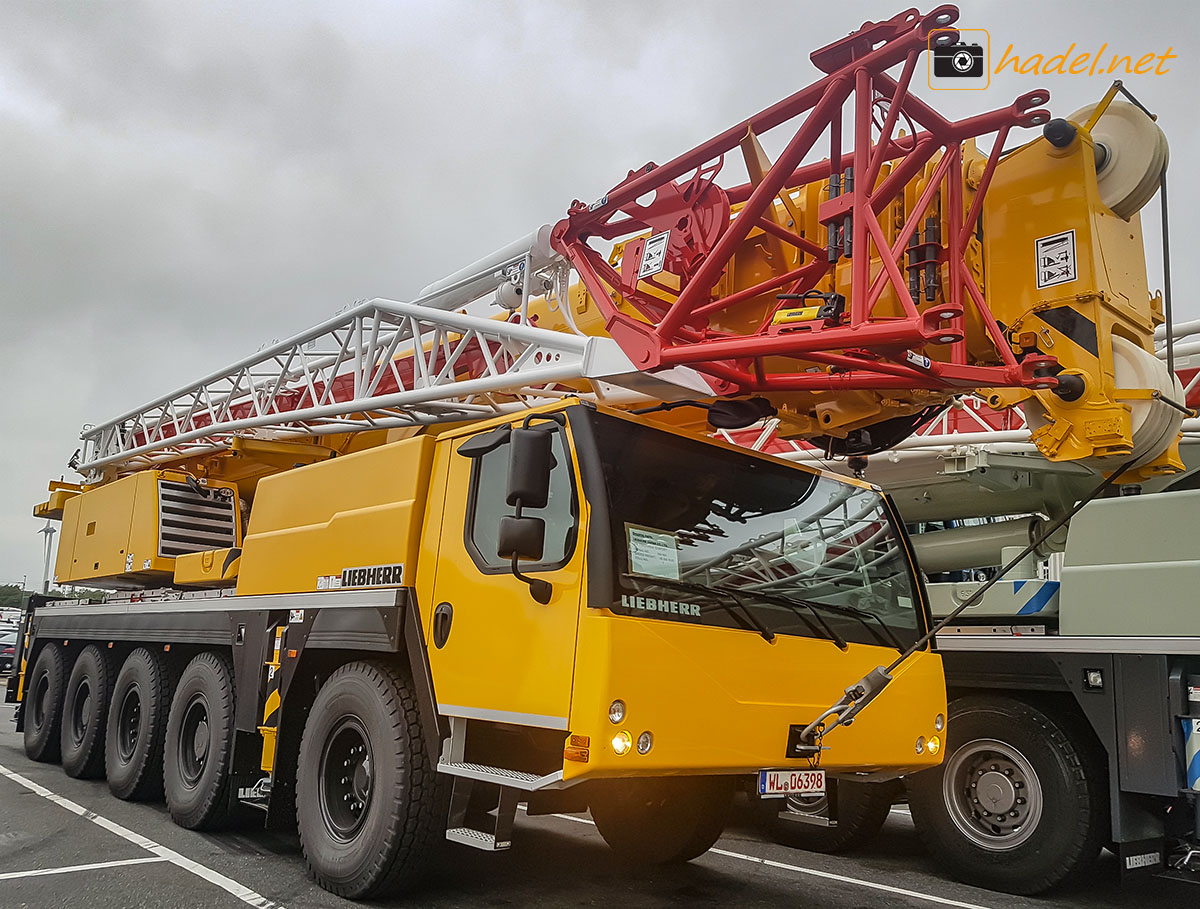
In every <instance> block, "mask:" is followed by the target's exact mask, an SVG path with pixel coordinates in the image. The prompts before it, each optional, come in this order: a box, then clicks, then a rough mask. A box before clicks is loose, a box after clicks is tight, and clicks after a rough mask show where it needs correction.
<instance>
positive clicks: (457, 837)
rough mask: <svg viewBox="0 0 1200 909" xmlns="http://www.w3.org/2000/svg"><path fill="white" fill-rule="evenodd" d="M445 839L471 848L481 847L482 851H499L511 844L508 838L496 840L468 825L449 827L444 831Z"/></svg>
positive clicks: (490, 835)
mask: <svg viewBox="0 0 1200 909" xmlns="http://www.w3.org/2000/svg"><path fill="white" fill-rule="evenodd" d="M446 839H448V840H449V841H450V842H452V843H462V844H463V845H464V846H470V847H471V848H472V849H482V850H483V851H484V852H500V851H502V850H504V849H507V848H508V847H509V846H511V845H512V842H511V841H509V840H501V841H500V842H498V843H497V842H496V838H495V837H494V836H493V835H492V834H490V833H485V832H484V831H482V830H472V829H471V828H470V827H451V828H450V829H449V830H447V831H446Z"/></svg>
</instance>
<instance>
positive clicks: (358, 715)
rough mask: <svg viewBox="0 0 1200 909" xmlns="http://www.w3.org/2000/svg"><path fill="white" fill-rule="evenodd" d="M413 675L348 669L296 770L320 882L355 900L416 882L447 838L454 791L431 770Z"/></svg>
mask: <svg viewBox="0 0 1200 909" xmlns="http://www.w3.org/2000/svg"><path fill="white" fill-rule="evenodd" d="M425 734H426V733H425V731H424V730H423V729H422V727H421V715H420V711H419V710H418V707H417V700H416V696H415V694H414V693H413V686H412V683H411V681H410V680H409V679H408V678H407V676H405V675H402V674H401V673H400V672H398V671H397V670H396V669H394V668H392V667H390V666H387V665H385V664H382V663H375V662H365V661H364V662H356V663H348V664H346V665H345V666H342V667H340V668H339V669H337V670H336V671H335V672H334V673H333V674H332V675H331V676H330V677H329V679H328V680H327V681H326V682H325V684H324V685H322V686H321V690H320V691H319V692H318V693H317V697H316V700H315V701H313V705H312V710H311V711H310V712H309V715H308V721H307V722H306V723H305V725H304V736H303V738H302V740H301V742H300V757H299V762H298V765H297V771H296V806H297V808H296V819H297V822H298V826H299V828H300V845H301V847H302V848H303V850H304V860H305V862H306V863H307V864H308V868H309V871H310V872H311V873H312V875H313V877H315V878H316V880H317V883H318V884H320V885H321V886H322V887H324V888H325V889H326V890H328V891H330V892H332V893H335V894H337V895H339V896H343V897H347V898H350V899H365V898H368V897H374V896H380V895H382V894H385V893H391V892H396V891H399V890H403V889H406V888H410V887H412V886H414V885H415V884H416V883H417V882H418V881H419V880H420V879H421V878H422V877H423V876H424V874H425V872H426V871H427V870H428V869H429V866H430V865H431V863H432V861H433V858H434V855H435V853H436V850H437V848H438V846H439V845H440V843H441V841H442V840H443V839H444V837H445V832H446V819H447V816H448V813H449V800H448V797H447V796H448V787H447V785H446V783H445V781H444V780H443V779H440V778H439V777H438V776H437V771H436V770H435V769H434V768H433V767H432V766H431V765H430V762H429V756H428V751H427V749H426V746H425Z"/></svg>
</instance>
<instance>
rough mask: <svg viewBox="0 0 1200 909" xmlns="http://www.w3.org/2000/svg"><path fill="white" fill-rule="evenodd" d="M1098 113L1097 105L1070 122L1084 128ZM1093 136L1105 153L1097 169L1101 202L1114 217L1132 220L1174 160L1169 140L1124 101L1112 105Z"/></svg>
mask: <svg viewBox="0 0 1200 909" xmlns="http://www.w3.org/2000/svg"><path fill="white" fill-rule="evenodd" d="M1095 109H1096V105H1095V104H1089V105H1088V106H1087V107H1082V108H1080V109H1079V110H1077V111H1075V113H1073V114H1071V115H1070V116H1069V117H1067V119H1068V120H1070V121H1071V122H1073V123H1077V124H1079V125H1080V126H1082V125H1083V124H1085V123H1087V121H1088V119H1089V118H1090V117H1091V116H1092V112H1093V111H1095ZM1091 133H1092V139H1093V141H1094V142H1095V143H1096V144H1097V145H1098V146H1102V147H1103V150H1104V155H1103V160H1101V161H1099V162H1098V163H1097V166H1096V183H1097V185H1098V186H1099V187H1100V199H1101V201H1103V202H1104V204H1105V205H1107V206H1108V207H1109V208H1111V209H1112V210H1113V213H1114V214H1116V215H1119V216H1120V217H1122V218H1124V219H1125V220H1129V218H1131V217H1133V215H1134V214H1136V213H1137V212H1138V211H1139V210H1141V208H1142V206H1144V205H1145V204H1146V203H1147V202H1149V201H1150V199H1151V198H1153V196H1154V194H1155V192H1157V191H1158V184H1159V177H1160V176H1161V175H1162V172H1163V169H1164V168H1165V167H1166V166H1167V160H1168V158H1169V157H1170V149H1169V147H1168V145H1167V137H1166V136H1165V135H1163V131H1162V130H1161V129H1160V128H1159V126H1158V124H1157V123H1155V122H1154V121H1153V120H1151V119H1150V117H1149V116H1147V114H1146V112H1145V111H1143V110H1142V109H1141V108H1139V107H1138V106H1137V105H1136V104H1131V103H1129V102H1128V101H1120V100H1117V101H1113V102H1112V103H1111V104H1109V106H1108V109H1107V110H1106V111H1105V112H1104V113H1103V114H1102V115H1101V117H1100V119H1099V120H1098V121H1097V122H1096V125H1095V126H1093V127H1092V130H1091Z"/></svg>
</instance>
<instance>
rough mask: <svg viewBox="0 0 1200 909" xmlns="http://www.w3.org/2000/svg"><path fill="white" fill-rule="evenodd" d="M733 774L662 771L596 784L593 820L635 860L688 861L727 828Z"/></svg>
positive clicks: (608, 839)
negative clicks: (664, 773) (694, 774)
mask: <svg viewBox="0 0 1200 909" xmlns="http://www.w3.org/2000/svg"><path fill="white" fill-rule="evenodd" d="M733 789H734V779H733V777H719V776H713V777H663V778H659V779H627V780H619V781H612V782H601V783H597V784H596V788H595V791H594V792H593V794H592V796H591V798H590V803H589V804H590V808H591V812H592V820H594V821H595V822H596V829H597V830H599V831H600V835H601V836H602V837H604V841H605V842H606V843H608V845H609V848H611V849H612V850H613V852H615V853H617V854H618V855H619V856H621V857H622V858H624V859H626V860H627V861H631V862H637V863H639V864H652V865H659V864H668V863H672V862H690V861H691V860H692V859H694V858H698V857H699V856H701V855H703V854H704V853H706V852H707V851H708V850H709V849H711V848H712V845H713V843H715V842H716V841H717V839H718V838H719V837H720V836H721V832H722V831H723V830H724V829H725V820H726V818H727V817H728V816H729V806H730V804H731V803H732V801H733Z"/></svg>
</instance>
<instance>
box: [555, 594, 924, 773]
mask: <svg viewBox="0 0 1200 909" xmlns="http://www.w3.org/2000/svg"><path fill="white" fill-rule="evenodd" d="M895 655H896V652H895V651H894V650H888V649H886V648H880V647H873V646H868V645H865V644H851V645H850V647H849V650H847V651H846V652H845V653H843V652H842V651H840V650H838V648H837V646H836V645H835V644H833V643H831V642H829V641H823V640H815V639H812V638H801V637H791V636H787V635H778V636H776V638H775V641H774V643H767V642H766V641H764V640H763V639H762V637H760V636H759V635H757V634H756V633H754V632H753V631H738V630H731V629H724V628H712V627H705V626H700V625H689V624H684V623H681V622H669V621H658V620H654V619H641V618H634V617H629V616H616V615H613V614H612V613H610V612H609V611H608V610H606V609H599V610H593V609H584V610H583V611H582V616H581V619H580V624H579V643H578V651H577V657H576V660H577V663H578V665H579V666H580V668H581V671H580V672H578V673H577V674H576V680H575V698H574V701H573V703H572V709H571V732H572V733H575V734H579V735H586V736H588V737H589V738H590V739H591V748H590V752H591V753H590V760H589V761H588V763H587V764H582V763H577V762H573V761H567V762H565V763H564V765H563V769H564V774H565V776H566V777H567V778H577V777H582V776H589V777H591V776H635V775H648V776H661V775H670V774H676V773H742V772H751V771H754V770H757V769H762V768H767V767H788V766H805V761H803V760H796V759H790V760H789V759H785V757H784V755H785V754H786V748H787V739H788V727H789V725H791V724H793V723H808V722H809V721H810V720H811V719H813V718H814V717H816V716H817V715H819V714H820V713H821V712H822V711H823V710H824V709H825V708H827V707H828V706H829V705H830V704H832V703H834V702H835V701H836V700H837V699H838V698H839V697H840V696H841V694H842V689H844V688H845V687H846V686H847V685H850V684H852V683H853V682H855V681H856V680H858V679H859V678H861V677H862V676H864V675H865V674H866V673H868V672H869V671H870V670H872V669H874V668H875V667H876V666H879V665H886V664H887V663H889V662H890V661H891V660H892V659H894V658H895ZM583 667H587V670H586V671H582V668H583ZM617 698H620V699H621V700H623V701H624V702H625V705H626V709H627V714H626V717H625V719H624V721H623V722H621V723H619V724H615V725H614V724H613V723H611V722H610V721H609V719H608V707H609V705H610V704H611V703H612V702H613V700H614V699H617ZM945 712H946V689H945V681H944V679H943V676H942V667H941V657H939V656H938V655H937V654H933V653H921V654H917V655H915V656H914V657H913V658H912V659H911V660H909V661H908V662H907V663H906V664H905V665H904V666H903V667H902V669H901V670H900V672H899V674H898V675H897V678H896V680H895V681H894V682H893V683H892V684H891V685H890V686H889V687H888V688H887V689H885V691H884V693H883V694H882V695H880V696H879V698H878V699H877V700H876V701H875V702H873V703H871V704H869V705H868V706H867V707H866V708H864V710H863V712H862V713H861V714H860V715H859V718H858V719H857V720H856V721H855V722H854V724H853V725H851V726H850V727H848V728H847V727H840V728H838V729H835V730H833V731H831V732H830V733H829V734H828V736H826V738H825V741H824V744H825V745H827V746H828V747H829V750H828V751H826V752H824V753H823V754H822V756H821V766H822V767H824V768H825V769H827V770H830V771H835V772H836V771H839V770H842V771H877V770H883V771H888V772H893V773H899V772H908V771H911V770H917V769H919V768H922V767H929V766H933V765H936V764H937V763H939V760H940V758H939V757H935V756H931V755H929V754H928V752H926V753H924V754H917V751H916V741H917V738H918V737H919V736H924V737H925V738H928V737H929V736H931V735H933V733H934V731H935V729H934V719H935V717H936V716H937V715H938V714H939V713H940V714H942V715H943V716H944V715H945ZM621 730H627V731H628V732H629V734H630V735H631V736H632V738H633V740H634V741H637V738H638V736H639V735H641V733H643V732H646V731H649V732H650V733H652V734H653V736H654V745H653V747H652V748H651V750H650V753H649V754H646V755H642V754H638V752H637V750H636V749H634V750H631V751H630V752H629V753H627V754H616V753H615V752H614V751H613V748H612V744H611V743H612V738H613V736H614V735H615V734H616V733H618V732H619V731H621Z"/></svg>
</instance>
